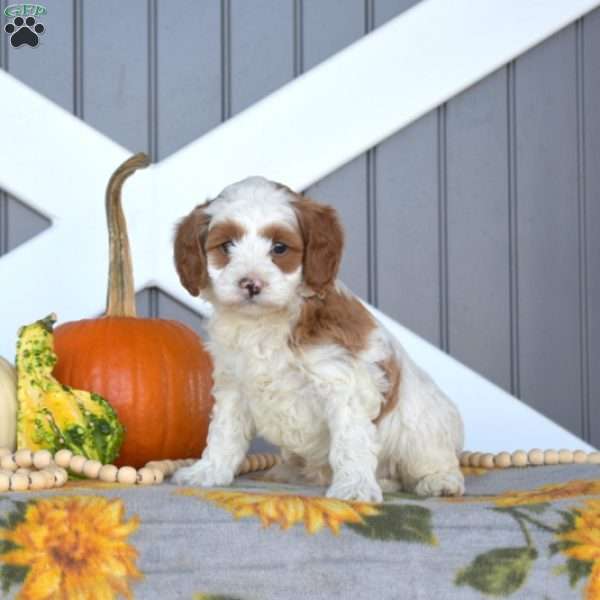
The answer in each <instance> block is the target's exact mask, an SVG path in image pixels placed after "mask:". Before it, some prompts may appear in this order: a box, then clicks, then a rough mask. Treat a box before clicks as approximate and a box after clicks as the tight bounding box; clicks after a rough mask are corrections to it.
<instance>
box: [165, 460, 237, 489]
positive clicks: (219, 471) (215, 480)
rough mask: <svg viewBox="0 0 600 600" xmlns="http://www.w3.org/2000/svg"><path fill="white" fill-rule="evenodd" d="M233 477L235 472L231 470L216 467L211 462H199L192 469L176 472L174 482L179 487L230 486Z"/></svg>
mask: <svg viewBox="0 0 600 600" xmlns="http://www.w3.org/2000/svg"><path fill="white" fill-rule="evenodd" d="M233 477H234V475H233V472H232V471H231V470H230V469H228V468H225V467H223V466H219V465H215V464H214V463H213V462H211V461H209V460H199V461H198V462H196V463H194V464H193V465H192V466H191V467H184V468H183V469H178V470H177V471H175V473H174V474H173V478H172V481H173V482H174V483H176V484H177V485H197V486H200V487H214V486H219V485H229V484H230V483H231V482H232V481H233Z"/></svg>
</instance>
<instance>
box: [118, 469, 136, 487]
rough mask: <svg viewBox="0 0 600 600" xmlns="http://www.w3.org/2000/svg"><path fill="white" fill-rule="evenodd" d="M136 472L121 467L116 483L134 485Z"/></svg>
mask: <svg viewBox="0 0 600 600" xmlns="http://www.w3.org/2000/svg"><path fill="white" fill-rule="evenodd" d="M136 479H137V471H136V470H135V469H134V468H133V467H121V468H120V469H119V470H118V472H117V481H118V482H119V483H135V482H136Z"/></svg>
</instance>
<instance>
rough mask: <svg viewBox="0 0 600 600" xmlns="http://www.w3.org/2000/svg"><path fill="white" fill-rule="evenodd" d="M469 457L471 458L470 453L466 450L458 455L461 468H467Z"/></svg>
mask: <svg viewBox="0 0 600 600" xmlns="http://www.w3.org/2000/svg"><path fill="white" fill-rule="evenodd" d="M469 456H471V453H470V452H469V451H468V450H465V451H464V452H461V453H460V457H459V459H458V460H459V462H460V466H461V467H468V466H469Z"/></svg>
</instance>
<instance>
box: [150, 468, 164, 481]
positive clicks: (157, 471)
mask: <svg viewBox="0 0 600 600" xmlns="http://www.w3.org/2000/svg"><path fill="white" fill-rule="evenodd" d="M152 473H153V474H154V483H162V482H163V480H164V478H165V476H164V474H163V472H162V471H161V470H160V469H152Z"/></svg>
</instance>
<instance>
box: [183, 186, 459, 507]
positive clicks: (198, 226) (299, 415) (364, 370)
mask: <svg viewBox="0 0 600 600" xmlns="http://www.w3.org/2000/svg"><path fill="white" fill-rule="evenodd" d="M342 246H343V231H342V227H341V226H340V222H339V220H338V217H337V214H336V212H335V210H334V209H333V208H331V207H329V206H325V205H322V204H318V203H316V202H313V201H312V200H310V199H308V198H305V197H303V196H301V195H299V194H297V193H295V192H293V191H292V190H290V189H289V188H287V187H286V186H283V185H280V184H277V183H273V182H271V181H268V180H266V179H263V178H261V177H250V178H248V179H245V180H243V181H240V182H239V183H235V184H233V185H230V186H229V187H227V188H225V190H223V191H222V192H221V194H219V196H217V197H216V198H215V199H214V200H211V201H209V202H207V203H206V204H204V205H202V206H198V207H196V208H195V209H194V210H193V211H192V212H191V213H190V214H189V215H188V216H187V217H185V218H184V219H183V220H182V221H181V222H180V223H179V225H178V227H177V232H176V236H175V263H176V267H177V271H178V273H179V277H180V279H181V283H182V284H183V286H184V287H185V288H186V289H187V290H188V291H189V292H190V293H191V294H192V295H194V296H198V295H202V297H203V298H205V299H207V300H208V301H210V302H211V303H212V304H213V306H214V315H213V316H212V318H211V320H210V323H209V332H210V341H209V343H208V347H209V349H210V352H211V354H212V356H213V359H214V374H213V377H214V388H213V394H214V399H215V405H214V409H213V413H212V418H211V422H210V427H209V433H208V443H207V447H206V449H205V451H204V453H203V455H202V458H201V460H199V461H198V462H196V463H195V464H193V465H192V466H190V467H187V468H184V469H180V470H178V471H177V472H176V473H175V476H174V480H175V482H176V483H178V484H179V485H199V486H224V485H228V484H230V483H231V482H232V481H233V478H234V474H235V472H236V470H237V468H238V466H239V465H240V464H241V462H242V460H243V459H244V457H245V455H246V452H247V450H248V447H249V445H250V442H251V440H252V438H253V437H254V436H255V435H261V436H262V437H263V438H265V439H266V440H268V441H269V442H271V443H273V444H276V445H277V446H280V447H281V451H282V457H283V463H282V464H280V465H277V466H275V467H274V468H273V469H271V471H270V472H269V473H268V478H270V479H272V480H276V481H284V482H290V483H292V482H294V483H296V482H300V481H302V482H306V483H315V484H320V485H326V486H328V489H327V496H330V497H334V498H341V499H346V500H361V501H371V502H380V501H381V500H382V489H383V490H384V491H388V490H394V489H404V490H406V491H410V492H415V493H416V494H419V495H421V496H430V495H434V496H439V495H460V494H462V493H463V492H464V480H463V476H462V473H461V471H460V469H459V463H458V459H457V453H458V452H460V450H461V448H462V443H463V425H462V421H461V418H460V415H459V413H458V411H457V409H456V407H455V406H454V405H453V404H452V403H451V402H450V400H449V399H448V398H447V397H446V396H444V394H443V393H442V392H441V391H440V389H439V388H438V387H437V386H436V385H435V384H434V383H433V381H432V380H431V379H430V378H429V377H428V376H427V375H426V374H425V373H424V372H423V371H422V370H421V369H420V368H419V367H418V366H417V365H415V363H413V362H412V360H411V359H410V358H409V357H408V356H407V354H406V353H405V351H404V350H403V349H402V347H401V346H400V344H399V343H398V341H397V340H396V339H395V338H394V337H392V336H391V335H390V334H389V333H388V332H387V331H386V330H385V329H384V328H383V327H382V326H381V325H380V324H379V323H378V322H377V321H376V320H375V318H374V317H373V316H372V315H371V313H370V312H369V311H367V309H366V308H365V307H364V306H363V305H362V304H361V303H360V302H359V301H358V300H357V298H356V297H355V296H353V295H352V293H351V292H350V291H349V290H347V289H346V288H345V287H344V286H343V285H342V284H341V283H340V282H339V281H337V280H336V275H337V272H338V267H339V265H340V259H341V256H342ZM407 293H409V292H408V291H407Z"/></svg>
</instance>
